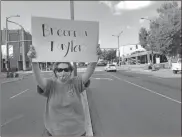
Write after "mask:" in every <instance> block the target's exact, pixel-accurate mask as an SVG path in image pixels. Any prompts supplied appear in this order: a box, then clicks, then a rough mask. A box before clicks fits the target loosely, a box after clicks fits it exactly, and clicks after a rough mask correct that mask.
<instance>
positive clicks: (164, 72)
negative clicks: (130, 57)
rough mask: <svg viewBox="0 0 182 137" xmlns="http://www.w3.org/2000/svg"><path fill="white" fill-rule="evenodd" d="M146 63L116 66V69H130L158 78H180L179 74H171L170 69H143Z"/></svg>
mask: <svg viewBox="0 0 182 137" xmlns="http://www.w3.org/2000/svg"><path fill="white" fill-rule="evenodd" d="M145 66H146V65H136V66H135V65H123V66H121V67H118V70H126V71H132V72H136V73H141V74H148V75H153V76H155V77H160V78H181V74H180V73H178V74H173V72H172V70H171V69H159V70H157V71H151V70H146V69H145Z"/></svg>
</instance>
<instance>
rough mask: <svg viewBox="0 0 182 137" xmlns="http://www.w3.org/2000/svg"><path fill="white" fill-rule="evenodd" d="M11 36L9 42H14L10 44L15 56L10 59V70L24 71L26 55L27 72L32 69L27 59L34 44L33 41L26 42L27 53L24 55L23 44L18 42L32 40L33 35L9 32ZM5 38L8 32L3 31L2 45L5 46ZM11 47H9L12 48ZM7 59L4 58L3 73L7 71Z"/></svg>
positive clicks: (24, 32) (19, 31)
mask: <svg viewBox="0 0 182 137" xmlns="http://www.w3.org/2000/svg"><path fill="white" fill-rule="evenodd" d="M8 34H9V41H12V42H10V43H9V45H10V46H13V54H12V57H11V58H10V63H9V65H10V69H17V70H23V54H24V55H25V62H26V63H25V64H26V70H27V69H29V68H30V61H29V59H28V57H27V52H28V50H29V47H30V45H31V44H32V42H31V41H25V42H24V47H25V48H24V50H25V53H23V50H22V45H23V42H18V41H20V40H32V35H31V34H30V33H29V32H26V31H24V30H8ZM5 36H6V30H5V29H3V30H1V45H5V44H6V43H5ZM10 46H9V47H10ZM5 60H6V58H5V57H3V56H2V64H1V67H2V69H1V70H2V71H3V70H5V69H6V64H5Z"/></svg>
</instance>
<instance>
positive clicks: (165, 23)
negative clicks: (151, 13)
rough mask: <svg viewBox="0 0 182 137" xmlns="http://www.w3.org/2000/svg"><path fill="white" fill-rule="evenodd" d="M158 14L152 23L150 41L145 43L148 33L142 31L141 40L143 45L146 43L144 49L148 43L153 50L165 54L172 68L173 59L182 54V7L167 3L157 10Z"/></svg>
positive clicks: (149, 32)
mask: <svg viewBox="0 0 182 137" xmlns="http://www.w3.org/2000/svg"><path fill="white" fill-rule="evenodd" d="M157 13H158V17H156V19H155V20H153V21H151V22H150V31H148V39H147V40H146V41H144V40H145V39H144V38H143V37H144V36H145V33H146V32H145V30H144V29H142V31H140V33H139V40H140V42H141V45H142V44H143V43H144V47H146V46H145V45H146V43H147V44H149V45H150V47H151V48H152V50H154V51H159V52H160V53H161V54H165V55H166V57H167V58H168V61H169V66H171V57H172V56H177V54H181V46H180V43H181V39H180V34H181V7H179V6H178V3H177V2H175V1H174V2H165V3H163V4H162V5H161V7H160V8H158V9H157ZM141 32H142V33H141ZM140 35H141V36H140ZM142 38H143V39H144V40H143V39H142Z"/></svg>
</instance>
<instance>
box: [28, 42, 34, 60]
mask: <svg viewBox="0 0 182 137" xmlns="http://www.w3.org/2000/svg"><path fill="white" fill-rule="evenodd" d="M27 56H28V58H29V59H30V60H31V59H33V58H36V51H35V48H34V46H33V45H30V49H29V51H28V53H27Z"/></svg>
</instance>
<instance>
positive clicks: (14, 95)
mask: <svg viewBox="0 0 182 137" xmlns="http://www.w3.org/2000/svg"><path fill="white" fill-rule="evenodd" d="M28 90H29V89H26V90H24V91H22V92H20V93H18V94H16V95H14V96H12V97H10V99H13V98H15V97H17V96H19V95H21V94H22V93H24V92H27V91H28Z"/></svg>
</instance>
